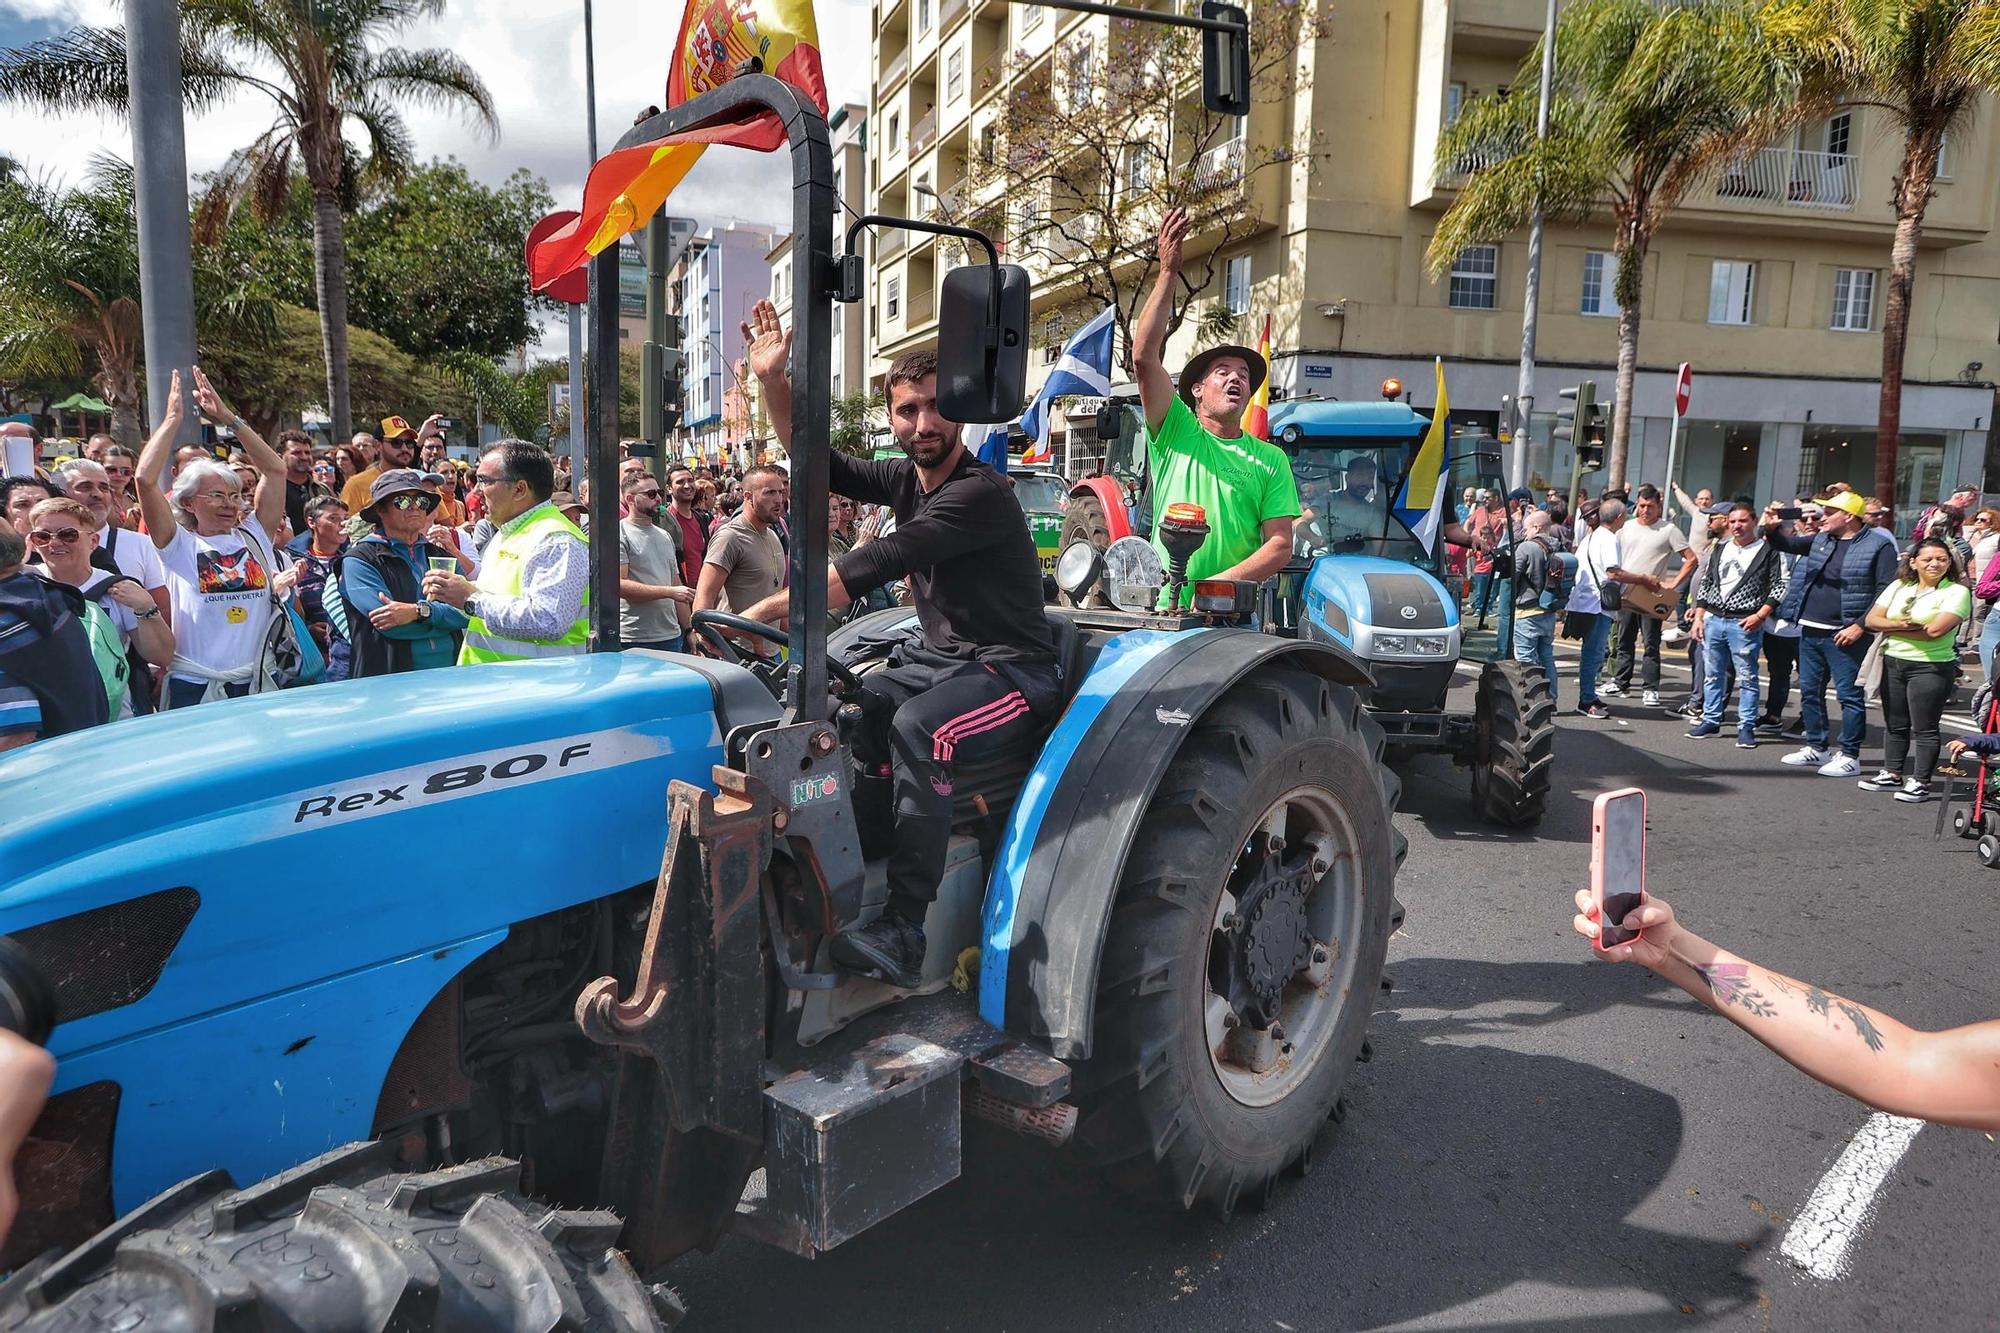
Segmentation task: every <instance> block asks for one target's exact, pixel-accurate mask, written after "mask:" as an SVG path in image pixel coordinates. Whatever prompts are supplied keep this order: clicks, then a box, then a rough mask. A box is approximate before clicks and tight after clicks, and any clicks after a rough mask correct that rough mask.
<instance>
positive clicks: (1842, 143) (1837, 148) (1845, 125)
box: [1826, 111, 1854, 157]
mask: <svg viewBox="0 0 2000 1333" xmlns="http://www.w3.org/2000/svg"><path fill="white" fill-rule="evenodd" d="M1853 142H1854V113H1853V112H1852V111H1842V112H1841V113H1839V114H1838V115H1834V116H1829V117H1828V118H1827V122H1826V151H1827V152H1829V153H1832V154H1834V155H1836V156H1838V157H1846V156H1847V154H1848V151H1849V145H1850V144H1852V143H1853Z"/></svg>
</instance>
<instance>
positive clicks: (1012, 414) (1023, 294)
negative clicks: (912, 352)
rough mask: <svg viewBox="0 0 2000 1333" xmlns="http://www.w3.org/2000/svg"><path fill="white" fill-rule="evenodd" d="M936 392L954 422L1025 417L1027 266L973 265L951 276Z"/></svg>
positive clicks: (941, 311)
mask: <svg viewBox="0 0 2000 1333" xmlns="http://www.w3.org/2000/svg"><path fill="white" fill-rule="evenodd" d="M996 283H997V284H998V288H997V291H996V287H995V284H996ZM996 296H997V297H998V300H997V301H996V300H995V297H996ZM937 390H938V393H937V396H938V411H939V412H941V413H942V414H943V415H944V417H945V419H946V420H949V421H957V422H962V423H966V424H977V423H980V422H995V421H1012V420H1014V419H1015V418H1016V417H1018V416H1020V415H1021V409H1022V407H1023V406H1024V405H1025V404H1026V403H1027V399H1028V270H1026V269H1024V268H1022V267H1021V266H1020V265H1019V264H968V265H966V266H965V267H963V268H955V269H952V270H951V271H950V272H949V273H946V274H945V275H944V290H943V291H942V292H941V293H940V294H939V296H938V386H937Z"/></svg>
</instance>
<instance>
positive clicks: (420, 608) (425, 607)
mask: <svg viewBox="0 0 2000 1333" xmlns="http://www.w3.org/2000/svg"><path fill="white" fill-rule="evenodd" d="M430 618H431V604H430V603H429V602H418V603H417V619H418V620H429V619H430Z"/></svg>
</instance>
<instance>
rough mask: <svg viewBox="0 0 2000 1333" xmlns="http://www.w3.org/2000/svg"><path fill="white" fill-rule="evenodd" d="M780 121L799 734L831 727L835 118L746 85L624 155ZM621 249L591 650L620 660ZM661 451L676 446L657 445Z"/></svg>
mask: <svg viewBox="0 0 2000 1333" xmlns="http://www.w3.org/2000/svg"><path fill="white" fill-rule="evenodd" d="M767 111H768V112H771V113H773V114H775V115H776V116H777V117H778V119H779V121H780V122H781V123H782V124H783V125H784V129H785V140H786V143H787V145H788V146H789V148H790V150H791V158H792V235H793V238H794V240H793V250H792V252H793V254H794V255H795V256H796V258H795V259H794V261H793V264H792V271H793V273H794V274H795V275H796V277H795V280H796V281H797V283H798V289H797V292H796V294H795V296H794V297H793V301H792V321H793V323H792V439H791V444H790V447H789V453H790V456H791V463H792V488H791V489H792V499H791V510H790V523H791V549H790V566H791V571H790V572H791V593H792V596H791V625H790V635H789V647H790V652H791V662H790V665H789V667H788V669H787V677H786V686H787V697H788V698H789V699H790V701H791V714H790V718H789V720H790V721H792V722H809V721H810V722H817V721H824V720H825V719H826V715H827V695H826V558H827V539H826V509H827V484H828V483H827V461H826V460H827V433H828V424H829V421H828V418H829V398H830V395H831V393H832V388H833V381H832V362H831V359H830V356H831V341H832V336H833V304H832V302H833V293H834V284H835V280H836V274H835V262H834V254H833V210H834V194H833V150H832V147H831V143H830V141H829V139H828V137H827V130H826V118H825V117H824V116H823V115H821V114H820V110H819V108H818V107H816V106H814V105H813V104H812V103H811V102H809V101H807V100H806V98H805V96H804V95H803V94H802V93H801V92H800V91H799V90H798V89H797V88H794V87H793V86H792V85H791V84H789V83H786V82H784V81H783V80H780V79H775V78H772V77H771V76H770V75H768V74H744V75H739V76H738V77H736V78H734V79H731V80H730V81H729V82H728V83H725V84H723V85H722V86H721V87H720V88H716V89H713V90H711V91H709V92H706V93H703V94H702V95H701V96H700V97H697V98H695V99H693V100H692V101H689V102H683V103H682V104H681V105H679V106H677V107H673V108H670V109H669V110H666V111H662V112H660V113H659V114H658V115H655V116H649V117H648V118H647V119H645V120H643V121H641V122H639V123H638V124H637V125H634V126H633V127H632V128H631V129H629V130H627V131H626V132H625V134H624V135H623V136H622V137H621V138H620V139H619V140H618V143H617V145H616V146H615V148H614V150H613V151H616V149H621V148H637V147H641V146H642V145H645V144H649V143H658V142H659V141H661V140H662V139H666V138H668V137H669V136H671V135H675V134H683V133H686V132H687V131H689V130H695V129H705V128H708V127H711V126H716V125H725V124H731V123H735V122H740V121H745V120H748V119H750V118H751V117H753V116H755V115H757V114H760V113H763V112H767ZM617 302H618V249H617V247H616V246H606V247H605V248H604V250H603V252H602V253H600V254H599V255H597V257H596V258H594V259H593V260H591V264H590V315H589V328H590V392H591V399H592V403H593V410H592V411H591V413H590V419H589V425H588V431H589V435H588V440H587V443H588V448H589V450H590V475H591V477H592V479H593V481H592V485H591V491H590V528H591V531H592V533H594V534H597V536H598V538H599V539H598V540H596V541H594V542H593V543H592V544H591V554H592V558H591V603H590V605H591V613H590V614H591V643H592V647H593V649H594V650H595V651H599V652H615V651H616V650H617V648H618V543H617V541H616V539H615V538H613V539H611V540H604V537H605V535H606V534H613V533H616V532H617V530H618V527H617V525H618V500H617V479H618V447H617V445H618V304H617ZM658 443H659V444H660V445H661V446H662V447H664V446H665V441H659V442H658Z"/></svg>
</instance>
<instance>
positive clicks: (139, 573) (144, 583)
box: [97, 528, 167, 592]
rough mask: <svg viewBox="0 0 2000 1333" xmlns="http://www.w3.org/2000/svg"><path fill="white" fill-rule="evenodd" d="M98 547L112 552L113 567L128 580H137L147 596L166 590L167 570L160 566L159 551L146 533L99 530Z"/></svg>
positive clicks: (112, 529)
mask: <svg viewBox="0 0 2000 1333" xmlns="http://www.w3.org/2000/svg"><path fill="white" fill-rule="evenodd" d="M97 544H98V545H99V546H101V547H103V548H104V549H105V550H107V551H109V552H110V554H111V563H112V564H114V565H116V566H118V572H119V573H120V574H123V575H124V576H125V577H126V578H128V579H137V580H138V581H139V586H140V587H142V588H144V589H145V590H146V591H147V592H151V591H153V590H154V589H155V588H164V587H166V586H167V567H166V566H165V565H163V564H162V563H160V548H159V547H157V546H155V545H153V539H152V538H151V537H148V536H147V535H146V534H145V533H143V532H132V531H130V530H128V529H125V528H100V529H99V530H98V533H97Z"/></svg>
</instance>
